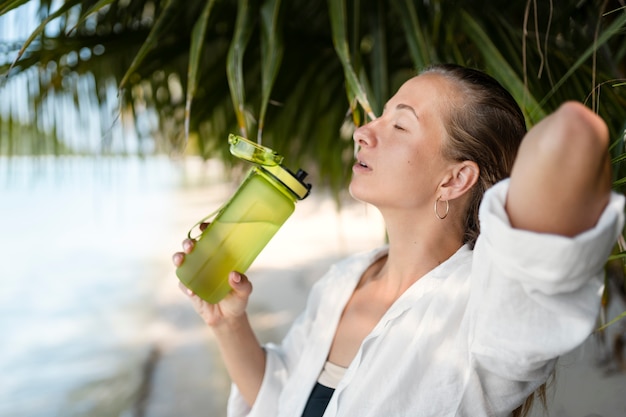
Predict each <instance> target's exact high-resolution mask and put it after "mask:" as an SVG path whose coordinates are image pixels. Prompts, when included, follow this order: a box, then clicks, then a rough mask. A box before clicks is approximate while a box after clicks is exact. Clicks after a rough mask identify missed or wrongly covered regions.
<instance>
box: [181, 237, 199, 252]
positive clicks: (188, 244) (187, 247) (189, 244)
mask: <svg viewBox="0 0 626 417" xmlns="http://www.w3.org/2000/svg"><path fill="white" fill-rule="evenodd" d="M195 244H196V243H195V242H194V241H193V240H191V239H185V240H183V251H184V252H185V253H186V254H189V253H191V251H192V250H193V248H194V246H195Z"/></svg>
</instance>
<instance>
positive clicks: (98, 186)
mask: <svg viewBox="0 0 626 417" xmlns="http://www.w3.org/2000/svg"><path fill="white" fill-rule="evenodd" d="M185 181H186V176H185V175H184V172H183V170H181V169H180V166H179V165H177V164H176V163H174V162H173V161H171V160H169V159H167V158H148V159H144V160H141V159H138V158H100V159H97V158H76V157H74V158H62V157H59V158H54V157H42V158H23V157H14V158H10V159H8V158H0V254H1V255H0V257H1V259H2V261H1V263H0V338H1V340H2V342H1V343H0V416H13V417H19V416H28V417H38V416H42V417H43V416H75V415H85V416H86V415H89V416H98V415H102V416H106V415H109V416H112V415H132V414H128V413H129V410H131V411H132V407H133V403H134V402H135V401H136V396H137V393H138V392H139V390H140V389H141V386H142V383H143V381H142V378H143V375H142V372H143V369H144V363H145V361H146V360H147V358H148V357H149V355H150V349H151V345H150V340H149V335H148V334H147V330H146V329H148V328H149V325H148V324H149V323H150V321H151V320H152V319H153V318H154V315H153V311H152V310H153V308H154V302H153V301H154V297H155V289H156V288H158V287H159V285H161V284H162V281H163V279H162V277H163V276H166V275H167V271H168V270H169V269H168V268H170V269H173V268H172V265H171V261H170V256H171V252H172V251H173V249H172V248H173V243H174V242H171V241H170V240H171V237H170V235H171V233H170V232H171V230H170V229H171V227H170V226H171V225H170V223H171V220H172V219H173V218H174V217H175V216H176V212H175V205H184V204H185V202H183V201H179V200H178V199H176V198H175V197H174V194H175V192H176V190H179V189H180V188H181V186H182V184H184V183H185ZM181 240H182V236H181ZM171 275H172V278H173V274H171ZM172 282H174V279H172ZM124 413H126V414H124Z"/></svg>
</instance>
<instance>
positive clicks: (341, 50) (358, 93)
mask: <svg viewBox="0 0 626 417" xmlns="http://www.w3.org/2000/svg"><path fill="white" fill-rule="evenodd" d="M328 12H329V15H330V25H331V31H332V35H333V45H334V47H335V52H336V53H337V56H338V57H339V61H340V62H341V65H342V67H343V70H344V77H345V80H346V84H347V86H346V88H347V89H348V91H349V92H350V94H349V95H351V94H354V97H355V99H356V100H357V101H358V103H359V104H360V105H361V107H362V108H363V110H364V111H365V113H366V114H367V116H368V117H369V118H370V119H372V120H374V119H375V118H376V116H375V115H374V113H373V112H372V106H371V105H370V103H369V100H368V99H367V95H366V94H365V90H364V89H363V86H362V85H361V83H360V82H359V79H358V77H357V75H356V73H355V71H354V68H353V67H352V60H351V58H350V51H349V49H348V38H347V35H346V4H345V0H328ZM350 101H351V100H350Z"/></svg>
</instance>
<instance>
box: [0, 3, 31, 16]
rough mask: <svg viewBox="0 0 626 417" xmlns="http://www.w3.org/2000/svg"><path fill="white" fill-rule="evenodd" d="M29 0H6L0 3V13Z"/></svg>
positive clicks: (15, 7)
mask: <svg viewBox="0 0 626 417" xmlns="http://www.w3.org/2000/svg"><path fill="white" fill-rule="evenodd" d="M28 1H29V0H8V1H3V2H2V3H0V15H3V14H5V13H8V12H10V11H11V10H13V9H17V8H18V7H20V6H23V5H24V4H26V3H28Z"/></svg>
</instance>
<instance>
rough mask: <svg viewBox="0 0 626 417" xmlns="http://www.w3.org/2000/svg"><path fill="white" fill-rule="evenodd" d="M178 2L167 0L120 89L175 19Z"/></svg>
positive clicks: (121, 82)
mask: <svg viewBox="0 0 626 417" xmlns="http://www.w3.org/2000/svg"><path fill="white" fill-rule="evenodd" d="M176 4H177V2H176V1H174V0H166V1H165V6H164V7H163V11H162V12H161V13H160V14H159V17H158V18H157V20H156V22H155V23H154V26H152V29H151V30H150V33H149V34H148V37H147V38H146V40H145V41H144V43H143V44H141V48H140V49H139V51H138V52H137V54H136V55H135V58H134V59H133V62H132V63H131V64H130V66H129V67H128V70H127V71H126V74H124V76H123V77H122V81H120V85H119V89H120V90H122V89H123V88H124V87H125V86H126V83H127V82H128V79H129V78H130V76H131V75H133V73H135V71H137V69H138V68H139V66H140V65H141V63H142V62H143V60H144V59H145V58H146V55H148V53H149V52H150V51H151V50H152V49H154V48H155V47H156V45H157V44H158V42H159V37H160V36H161V35H162V34H163V33H164V32H165V28H166V26H167V25H168V24H171V22H172V21H173V20H174V19H172V16H171V15H173V14H174V12H175V11H176Z"/></svg>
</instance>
